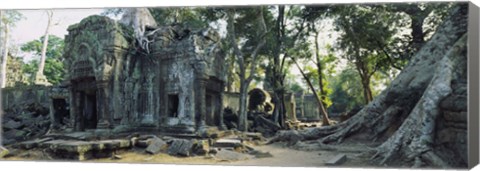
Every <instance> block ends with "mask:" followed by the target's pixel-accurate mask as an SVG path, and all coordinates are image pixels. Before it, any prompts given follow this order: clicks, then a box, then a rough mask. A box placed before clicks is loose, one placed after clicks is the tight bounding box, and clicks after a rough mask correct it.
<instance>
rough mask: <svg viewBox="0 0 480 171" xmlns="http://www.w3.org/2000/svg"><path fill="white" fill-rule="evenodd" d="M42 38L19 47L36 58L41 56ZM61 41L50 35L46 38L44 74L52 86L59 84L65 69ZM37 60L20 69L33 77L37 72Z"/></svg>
mask: <svg viewBox="0 0 480 171" xmlns="http://www.w3.org/2000/svg"><path fill="white" fill-rule="evenodd" d="M43 40H44V37H43V36H42V37H40V38H39V39H37V40H32V41H30V42H27V43H26V44H24V45H23V46H22V47H21V50H22V51H24V52H33V53H34V55H35V56H36V57H38V58H40V56H41V51H42V45H43ZM63 47H64V41H63V39H61V38H59V37H57V36H55V35H50V36H49V37H48V46H47V52H46V59H45V69H44V74H45V76H46V77H47V79H48V81H49V82H50V83H52V84H58V83H60V82H61V81H62V80H63V78H64V75H65V69H64V66H63V57H62V55H63ZM38 63H39V61H38V60H32V61H30V62H29V63H27V64H25V65H24V66H23V67H22V70H23V72H24V73H25V74H27V75H31V76H32V75H34V73H36V72H37V71H38Z"/></svg>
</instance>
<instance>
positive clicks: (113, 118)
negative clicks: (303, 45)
mask: <svg viewBox="0 0 480 171" xmlns="http://www.w3.org/2000/svg"><path fill="white" fill-rule="evenodd" d="M149 29H150V30H148V34H145V35H146V37H145V39H142V41H143V42H142V44H140V45H138V43H139V42H137V41H138V39H137V38H136V37H135V35H136V34H134V28H132V27H129V26H128V25H126V24H124V23H121V22H117V21H115V20H112V19H110V18H108V17H105V16H98V15H94V16H90V17H87V18H85V19H83V20H82V21H81V22H80V23H78V24H75V25H72V26H70V27H69V28H68V35H67V36H66V37H65V49H64V66H65V69H66V70H67V72H66V73H67V75H66V77H65V79H64V82H63V83H62V84H60V85H55V86H46V85H31V86H25V87H9V88H5V89H3V90H2V95H3V96H2V100H3V101H2V104H3V107H4V109H5V113H6V114H5V115H4V116H3V118H4V119H3V121H2V123H3V125H2V129H3V135H4V136H3V137H1V138H2V140H3V144H4V145H12V146H13V147H14V148H21V149H25V150H29V149H32V148H43V149H45V150H47V152H48V153H49V154H51V156H53V157H57V158H59V159H63V158H71V159H78V160H84V159H87V158H92V157H94V156H91V155H93V154H102V155H103V154H105V155H106V156H109V155H111V154H114V151H116V150H118V149H128V148H132V147H137V146H141V147H142V148H143V147H147V146H148V148H147V149H146V150H147V152H148V151H150V152H149V153H158V152H159V150H160V149H163V147H162V146H165V143H162V142H163V141H166V142H168V146H169V147H168V151H169V152H168V153H169V154H172V155H177V154H179V153H181V154H182V155H183V156H189V155H191V152H190V151H191V150H194V149H197V151H198V148H200V153H202V154H203V153H205V151H208V149H209V148H208V144H209V145H212V146H215V143H213V144H212V143H206V142H210V139H212V138H213V139H219V138H222V137H226V136H232V134H236V135H237V134H242V137H248V138H250V139H256V140H260V139H262V138H263V136H266V135H273V133H274V132H275V131H276V130H278V129H280V127H279V126H278V125H277V124H275V123H274V122H273V121H271V116H270V117H269V115H271V112H272V110H273V106H271V103H269V102H268V101H270V100H268V99H269V98H265V99H263V100H261V101H260V104H261V105H264V106H265V107H267V108H268V110H265V111H267V113H262V111H260V112H258V111H256V112H255V111H249V113H250V114H249V125H250V126H251V127H250V128H249V130H248V131H250V132H249V133H241V132H237V131H234V130H235V128H237V125H236V124H237V123H238V116H237V113H236V112H237V111H238V108H239V94H238V93H234V92H224V90H225V79H226V76H225V73H226V72H225V69H226V68H225V66H224V60H225V59H224V57H225V56H224V53H223V51H222V44H221V41H220V36H219V34H218V33H217V32H215V31H213V30H211V29H201V30H189V29H185V28H183V27H182V26H180V25H172V26H164V27H158V26H156V27H155V28H149ZM145 46H148V50H146V49H145ZM259 91H260V92H262V93H266V94H264V96H265V97H267V96H268V95H267V94H268V93H267V91H263V90H259ZM262 96H263V95H262ZM307 96H308V95H305V96H304V95H303V94H301V95H300V96H298V97H297V95H296V94H295V95H294V94H292V93H290V94H286V97H287V98H286V99H289V100H288V104H287V113H288V116H287V117H288V118H290V119H292V118H293V120H295V121H297V118H298V120H300V121H312V120H313V121H315V120H318V119H319V112H318V110H317V108H316V107H315V104H314V103H315V102H314V101H309V100H308V98H307ZM252 97H253V96H252ZM252 97H250V99H251V100H253V99H254V98H255V97H253V98H252ZM265 104H270V106H268V105H265ZM267 108H263V109H267ZM256 109H259V108H255V107H253V108H252V110H256ZM258 113H260V114H258ZM224 114H225V117H224ZM263 114H267V115H263ZM251 115H255V116H253V117H251ZM260 116H265V117H260ZM251 118H253V119H251ZM259 118H260V119H259ZM297 122H298V121H297ZM252 132H260V133H252ZM142 134H148V135H142ZM262 134H263V135H262ZM151 135H153V136H151ZM156 135H162V136H163V137H162V136H160V137H161V138H159V137H156ZM172 137H175V138H173V139H172ZM185 137H187V138H194V139H178V138H185ZM160 139H162V141H160ZM195 139H197V140H198V141H197V140H195ZM206 139H209V140H206ZM223 140H225V139H223ZM223 140H222V139H219V140H218V141H219V142H221V141H223ZM144 141H148V142H150V143H151V142H158V143H153V144H148V143H145V142H144ZM225 141H226V142H228V143H227V144H229V145H228V148H230V147H231V145H232V142H233V146H235V147H237V146H238V145H239V144H240V145H241V141H240V140H237V139H228V140H225ZM212 142H213V141H212ZM215 142H216V143H217V145H218V142H217V140H215ZM176 143H179V144H177V145H176ZM142 144H143V145H142ZM159 144H163V145H159ZM205 144H207V146H205ZM220 144H222V143H220ZM150 146H152V147H150ZM220 146H223V145H220ZM241 146H244V145H241ZM103 147H105V148H103ZM107 147H108V148H107ZM160 147H161V148H160ZM152 148H153V149H152ZM222 148H224V147H222ZM205 149H206V150H205ZM151 151H154V152H151ZM194 151H195V150H194ZM97 157H98V156H97Z"/></svg>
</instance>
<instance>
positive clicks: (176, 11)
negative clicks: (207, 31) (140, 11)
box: [149, 7, 208, 29]
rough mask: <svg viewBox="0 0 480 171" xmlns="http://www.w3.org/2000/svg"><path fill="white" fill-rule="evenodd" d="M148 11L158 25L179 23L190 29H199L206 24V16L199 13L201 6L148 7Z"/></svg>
mask: <svg viewBox="0 0 480 171" xmlns="http://www.w3.org/2000/svg"><path fill="white" fill-rule="evenodd" d="M149 10H150V13H151V14H152V16H153V18H154V19H155V21H156V22H157V24H159V25H172V24H176V23H181V24H183V25H185V26H187V27H188V28H190V29H201V28H205V27H207V26H208V22H207V20H206V17H203V15H201V13H202V12H203V10H204V8H201V7H172V8H149Z"/></svg>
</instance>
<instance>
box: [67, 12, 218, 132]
mask: <svg viewBox="0 0 480 171" xmlns="http://www.w3.org/2000/svg"><path fill="white" fill-rule="evenodd" d="M131 31H132V30H131V29H130V28H128V27H126V26H124V25H122V24H119V23H118V22H116V21H114V20H112V19H110V18H108V17H104V16H90V17H88V18H85V19H83V20H82V21H81V22H80V23H78V24H75V25H72V26H70V27H69V28H68V32H69V34H68V35H67V36H66V38H65V54H64V57H65V66H66V68H67V70H68V72H67V73H69V75H68V76H67V77H66V80H67V82H68V85H67V87H68V99H69V104H70V107H69V108H70V123H71V124H70V125H71V128H72V129H73V130H75V131H82V130H85V129H103V128H118V129H126V130H131V129H144V130H145V129H146V130H160V131H165V132H171V131H174V132H178V133H194V132H196V131H198V130H204V129H205V128H209V127H213V128H222V125H223V123H222V120H223V116H222V111H223V109H222V92H223V90H224V73H225V72H224V69H225V68H224V66H223V63H224V56H223V53H222V51H221V48H220V43H219V36H218V34H217V33H216V32H214V31H211V30H201V31H197V32H195V31H191V32H190V31H189V30H184V29H182V28H180V27H171V26H167V27H162V28H159V29H158V30H157V31H156V32H155V34H152V35H151V37H150V38H151V39H152V40H153V42H151V43H150V49H151V50H150V53H148V54H147V53H141V52H140V51H137V49H136V48H137V46H135V44H134V43H132V42H135V41H134V39H133V37H132V35H131Z"/></svg>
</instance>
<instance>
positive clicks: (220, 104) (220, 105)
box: [218, 85, 227, 130]
mask: <svg viewBox="0 0 480 171" xmlns="http://www.w3.org/2000/svg"><path fill="white" fill-rule="evenodd" d="M222 90H223V85H222ZM223 95H224V93H223V91H220V95H219V100H218V102H219V104H218V106H219V107H218V108H220V111H219V112H220V113H219V117H218V119H219V120H220V121H219V122H218V123H219V127H220V130H227V126H226V125H225V123H224V122H223Z"/></svg>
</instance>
